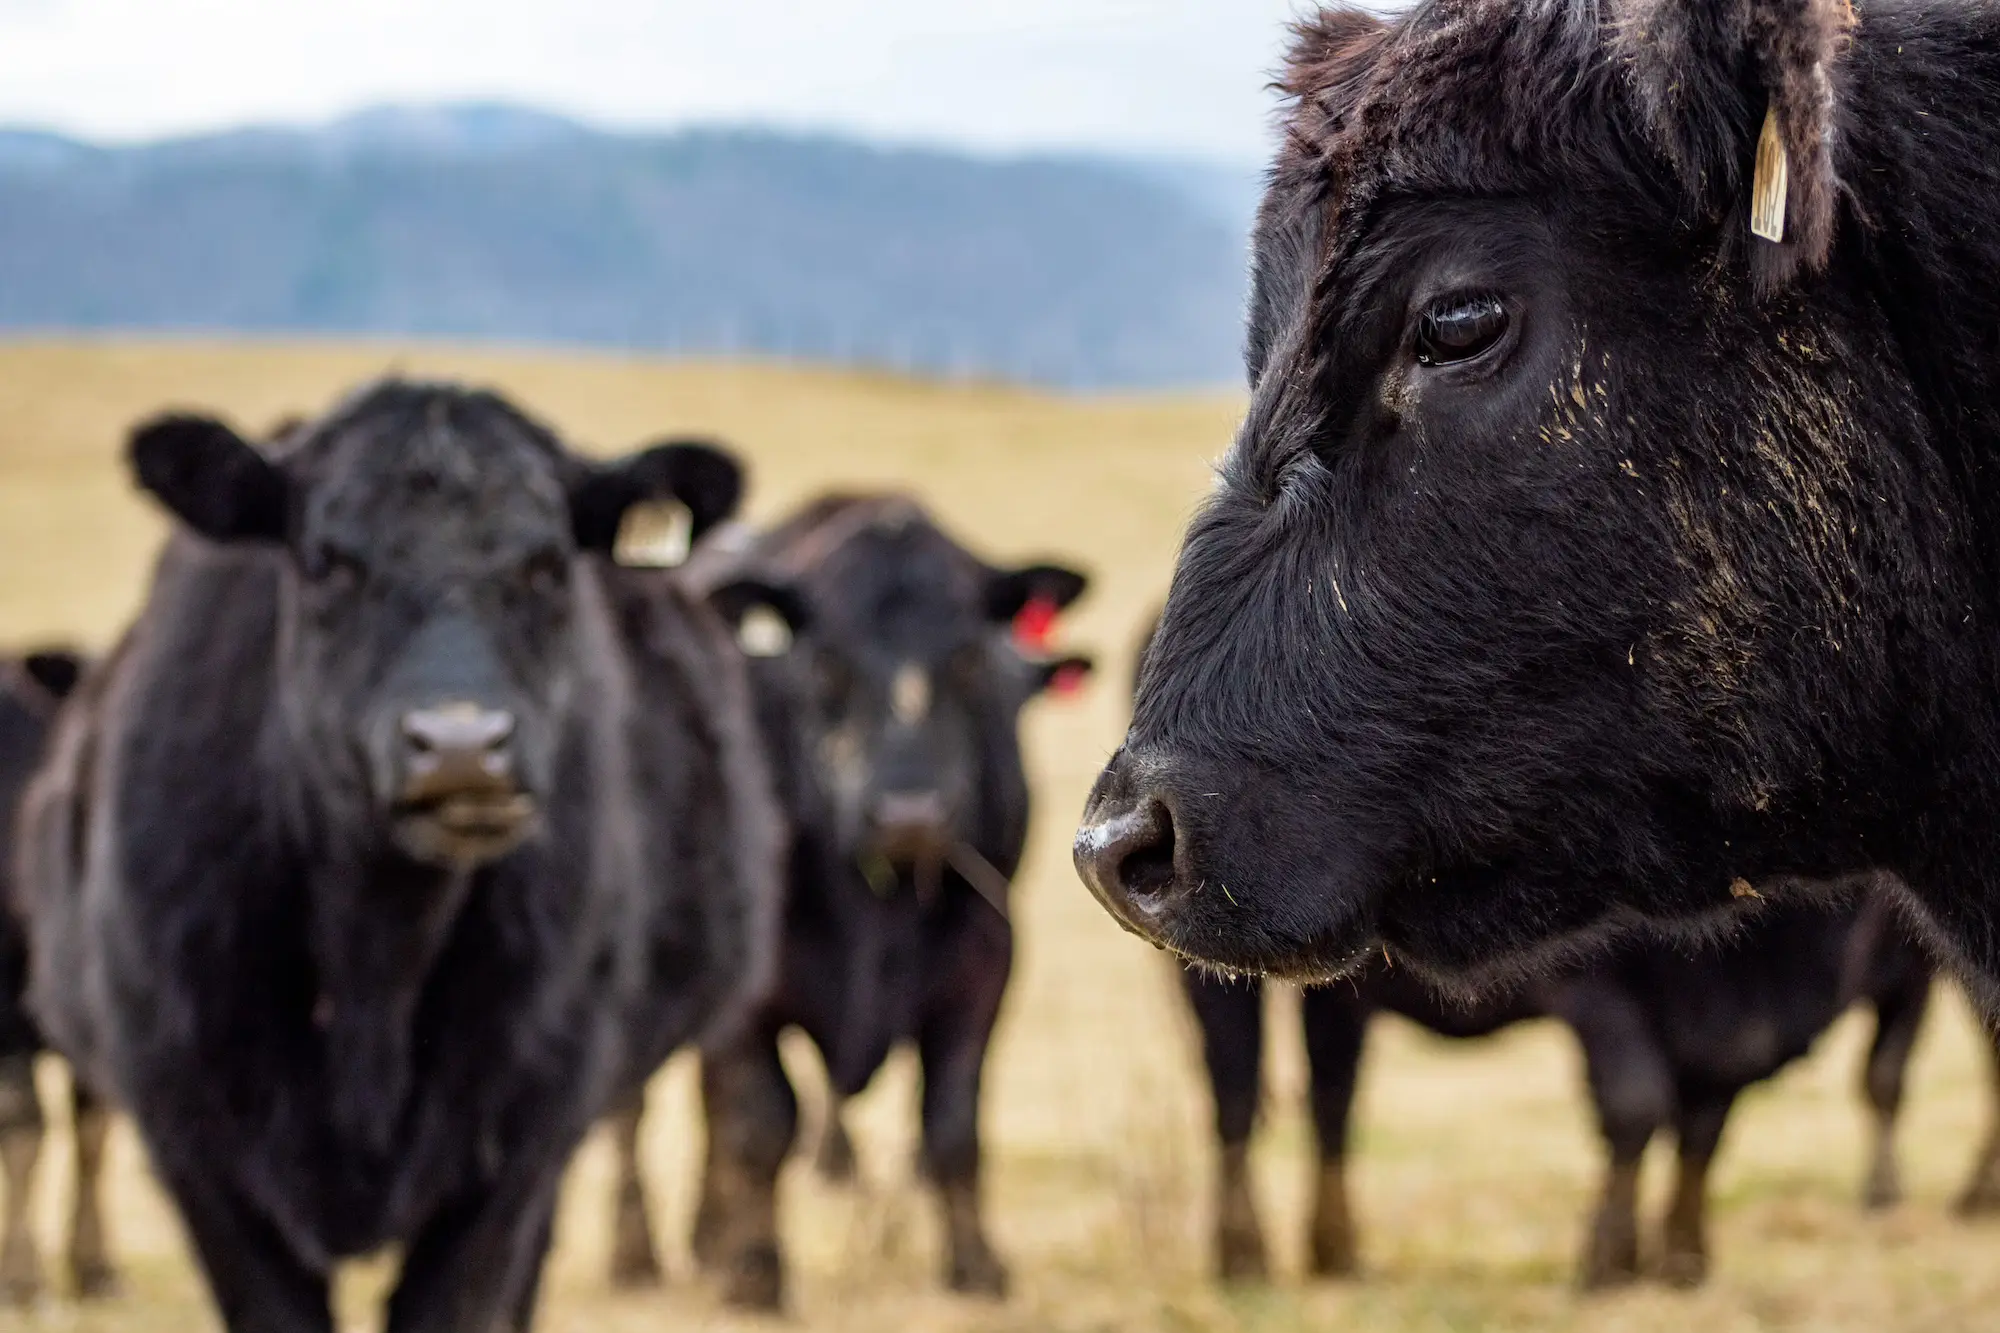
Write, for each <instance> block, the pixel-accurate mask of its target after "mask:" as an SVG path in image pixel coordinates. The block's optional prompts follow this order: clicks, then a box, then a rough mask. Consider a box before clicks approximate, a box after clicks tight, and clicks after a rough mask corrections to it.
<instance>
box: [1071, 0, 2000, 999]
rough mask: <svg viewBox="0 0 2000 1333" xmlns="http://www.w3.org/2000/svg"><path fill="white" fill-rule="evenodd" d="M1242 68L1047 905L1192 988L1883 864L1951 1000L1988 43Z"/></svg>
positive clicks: (1982, 22) (1560, 29)
mask: <svg viewBox="0 0 2000 1333" xmlns="http://www.w3.org/2000/svg"><path fill="white" fill-rule="evenodd" d="M1287 83H1288V86H1289V90H1290V92H1291V93H1292V95H1293V97H1294V105H1293V111H1292V114H1291V116H1290V117H1289V120H1288V126H1287V129H1288V137H1287V141H1286V147H1285V149H1284V151H1283V153H1282V155H1281V157H1280V159H1279V162H1278V164H1277V166H1276V168H1275V170H1274V172H1273V175H1272V178H1271V186H1270V191H1269V194H1268V196H1267V198H1266V201H1265V204H1264V207H1263V211H1262V216H1261V219H1260V224H1259V230H1258V240H1257V263H1256V283H1255V296H1254V299H1253V302H1252V311H1251V329H1250V341H1249V368H1250V372H1251V377H1252V388H1253V393H1252V403H1251V407H1250V412H1249V416H1248V419H1247V421H1246V422H1245V424H1244V427H1243V429H1242V433H1241V435H1240V437H1239V438H1238V440H1237V442H1236V445H1235V447H1234V449H1233V450H1232V451H1231V452H1230V454H1229V456H1228V458H1227V460H1226V462H1225V464H1224V466H1223V469H1222V476H1221V481H1220V484H1219V486H1218V488H1217V490H1216V491H1215V493H1214V494H1213V496H1212V497H1211V498H1210V499H1209V500H1208V502H1207V503H1206V505H1205V506H1204V508H1203V510H1202V512H1201V514H1200V515H1199V516H1198V517H1197V519H1196V520H1195V522H1194V525H1193V527H1192V529H1191V531H1190V532H1189V534H1188V537H1187V542H1186V545H1185V547H1184V549H1183V551H1182V554H1181V558H1180V563H1179V567H1178V569H1177V571H1176V574H1175V579H1174V585H1173V590H1172V593H1171V596H1170V601H1169V605H1168V608H1167V611H1166V616H1165V620H1164V622H1163V625H1162V628H1161V631H1160V635H1159V639H1158V641H1157V643H1156V644H1155V646H1154V648H1153V650H1152V651H1151V653H1150V655H1149V659H1148V665H1147V670H1146V673H1145V679H1144V681H1143V683H1142V685H1141V688H1140V693H1139V698H1138V704H1137V709H1136V712H1135V717H1134V722H1133V725H1132V729H1131V732H1130V735H1129V737H1128V739H1127V742H1126V744H1125V746H1124V747H1123V749H1122V750H1121V752H1120V753H1119V755H1118V756H1117V757H1116V758H1115V759H1114V761H1113V762H1112V763H1111V765H1110V766H1109V767H1108V769H1107V771H1106V773H1105V775H1104V776H1103V778H1102V780H1101V781H1100V784H1099V786H1098V789H1097V791H1096V793H1095V796H1094V798H1093V804H1092V809H1091V812H1090V814H1089V816H1088V818H1087V822H1086V828H1085V830H1084V832H1083V833H1082V834H1081V835H1080V838H1079V847H1078V853H1079V867H1080V869H1081V870H1082V871H1083V873H1084V875H1085V878H1086V879H1087V880H1088V881H1089V882H1090V883H1091V884H1092V886H1093V888H1094V889H1095V890H1096V891H1097V892H1098V893H1099V895H1100V896H1101V897H1102V898H1103V900H1104V901H1105V903H1106V905H1107V906H1108V907H1109V908H1110V909H1111V910H1112V911H1113V912H1114V913H1115V914H1116V915H1118V916H1119V918H1120V919H1121V920H1123V921H1124V922H1125V923H1126V924H1127V925H1128V926H1130V927H1132V928H1133V929H1136V930H1138V931H1140V932H1142V933H1144V934H1146V935H1147V936H1149V937H1150V938H1153V939H1154V940H1156V941H1158V942H1160V943H1162V944H1164V945H1166V946H1168V947H1170V948H1173V949H1175V950H1178V951H1180V952H1182V953H1183V954H1186V955H1188V956H1190V957H1193V958H1198V959H1204V960H1207V961H1209V962H1211V963H1214V964H1217V965H1221V966H1224V967H1228V968H1237V969H1245V970H1271V971H1277V972H1284V973H1290V974H1294V975H1300V976H1305V977H1324V976H1327V975H1329V974H1334V973H1339V972H1342V971H1345V970H1348V969H1351V968H1353V967H1355V966H1356V965H1358V963H1359V962H1360V961H1361V960H1363V959H1365V958H1366V957H1368V956H1370V954H1371V953H1373V952H1375V950H1376V948H1377V946H1378V945H1380V944H1381V943H1384V942H1386V943H1387V944H1388V945H1389V946H1390V948H1391V951H1392V953H1393V955H1394V956H1395V957H1396V959H1397V960H1398V962H1399V963H1400V964H1404V965H1408V966H1414V967H1418V968H1420V969H1422V970H1424V971H1426V972H1427V973H1430V974H1432V975H1435V976H1438V977H1443V978H1452V979H1455V980H1456V982H1457V983H1458V984H1461V985H1463V984H1472V985H1476V984H1478V983H1479V982H1480V981H1481V980H1482V979H1484V980H1488V981H1491V980H1492V979H1493V978H1495V977H1496V976H1508V975H1519V974H1521V973H1522V972H1523V971H1524V970H1528V969H1532V968H1533V967H1534V966H1536V965H1537V961H1538V960H1542V961H1546V960H1547V959H1548V958H1549V957H1550V956H1551V955H1552V954H1555V953H1559V952H1561V951H1564V950H1567V949H1570V948H1574V947H1576V946H1578V945H1579V944H1581V943H1582V942H1585V941H1588V940H1590V939H1593V938H1598V937H1601V936H1603V935H1605V934H1607V933H1609V932H1610V931H1611V930H1612V929H1613V928H1615V927H1616V926H1618V925H1619V924H1620V923H1621V922H1629V921H1632V920H1635V919H1638V918H1650V919H1652V920H1655V921H1662V922H1677V923H1693V924H1695V925H1697V926H1699V925H1701V924H1702V923H1704V922H1713V921H1715V920H1716V919H1718V918H1722V917H1726V916H1727V915H1728V914H1729V913H1730V912H1731V911H1732V910H1733V908H1734V905H1735V903H1736V901H1737V897H1736V895H1737V894H1738V893H1739V892H1740V890H1741V888H1742V887H1745V886H1747V885H1751V884H1757V885H1762V884H1764V883H1766V882H1767V881H1771V880H1774V879H1776V878H1780V877H1789V876H1800V877H1804V878H1806V879H1825V878H1829V877H1834V876H1838V875H1842V874H1847V873H1854V872H1862V871H1871V870H1887V871H1891V872H1894V874H1895V875H1896V877H1897V879H1898V881H1899V882H1900V883H1902V884H1904V885H1906V886H1907V893H1906V895H1905V896H1906V899H1907V901H1908V903H1909V904H1910V905H1911V906H1912V907H1913V908H1914V909H1915V915H1916V916H1917V917H1918V918H1919V920H1920V922H1921V923H1922V924H1923V925H1924V926H1926V927H1927V929H1928V933H1929V935H1930V937H1931V938H1932V939H1933V940H1934V941H1935V942H1937V943H1940V944H1942V945H1944V946H1945V947H1946V948H1947V949H1948V950H1949V951H1950V952H1951V954H1952V955H1953V956H1954V957H1955V958H1956V959H1957V960H1959V961H1960V962H1961V963H1962V964H1963V965H1965V967H1966V968H1968V969H1969V970H1970V972H1971V973H1972V974H1973V975H1974V977H1975V978H1976V984H1979V985H1980V986H1981V988H1982V990H1983V996H1984V998H1985V999H1986V1000H1987V1001H1988V1002H1989V1003H1990V1002H1991V1001H1992V1000H1993V999H1994V997H1995V995H1996V991H1995V990H1994V989H1993V988H1992V984H1991V983H1993V982H1994V981H1995V980H1996V979H2000V915H1997V914H1996V907H2000V897H1996V893H1997V891H1996V887H1995V881H1994V878H1993V877H1994V875H1995V874H1996V873H2000V871H1996V868H2000V821H1996V820H1995V818H1994V815H1993V811H1994V810H1995V809H2000V789H1996V787H2000V709H1996V695H1995V693H1994V690H1993V687H1992V682H1993V681H1994V680H1995V679H1996V678H2000V560H1997V559H1996V556H2000V504H1996V501H1997V500H2000V495H1996V491H1995V487H1996V484H2000V483H1997V482H1996V478H2000V470H1996V469H1995V468H1993V467H1992V466H1990V465H1989V462H1988V461H1987V458H1986V455H1987V454H1988V453H1990V452H1991V451H1992V449H1993V448H1994V447H1995V445H1996V442H2000V384H1996V381H1995V376H1996V374H2000V360H1996V359H1995V358H1994V356H1993V354H1992V347H1991V343H1992V338H1991V333H1990V330H1992V329H1993V328H1994V327H1995V326H1996V324H2000V309H1996V306H2000V300H1996V298H2000V288H1996V285H1995V276H1994V275H1995V274H1996V273H2000V233H1995V232H1994V230H1993V229H1992V228H1988V227H1982V226H1978V225H1972V224H1969V223H1968V221H1967V220H1968V219H1974V218H1980V217H1984V216H1986V215H1988V214H1989V213H1990V212H1991V211H1992V209H1993V207H1994V203H1995V201H1996V200H2000V157H1996V155H1995V154H1993V153H1992V152H1991V151H1989V148H1988V145H1989V144H1990V142H1991V139H1992V137H1993V131H1994V128H1995V126H1996V124H2000V7H1996V6H1994V5H1992V4H1990V3H1984V2H1981V3H1971V2H1969V0H1940V2H1937V3H1925V4H1916V3H1908V2H1905V0H1879V2H1878V3H1873V4H1869V5H1867V6H1865V7H1864V8H1863V9H1862V10H1861V11H1860V14H1859V19H1858V22H1857V23H1855V24H1854V26H1853V27H1852V29H1851V31H1850V30H1849V24H1848V16H1847V14H1846V10H1845V7H1844V6H1843V5H1840V4H1838V3H1837V2H1836V0H1723V2H1721V3H1709V0H1701V3H1696V0H1603V2H1602V3H1592V4H1585V3H1567V2H1566V0H1427V2H1426V3H1422V4H1419V5H1417V6H1416V7H1415V8H1413V9H1412V10H1410V11H1409V12H1407V13H1406V14H1404V15H1402V16H1400V17H1398V18H1396V19H1394V20H1392V21H1383V20H1378V19H1374V18H1371V17H1368V16H1366V15H1363V14H1359V13H1355V12H1349V11H1335V12H1333V13H1331V14H1328V15H1326V16H1325V17H1324V18H1322V19H1321V20H1320V21H1319V22H1317V23H1315V24H1313V25H1311V26H1310V27H1309V28H1308V30H1307V31H1306V32H1305V33H1304V34H1303V35H1302V37H1301V40H1300V44H1299V47H1298V51H1297V53H1296V57H1295V61H1294V64H1293V67H1292V69H1291V71H1290V73H1289V75H1288V79H1287ZM1773 102H1775V103H1776V104H1777V106H1778V107H1779V111H1780V118H1781V121H1782V131H1783V133H1784V135H1785V137H1786V140H1787V142H1788V143H1789V144H1790V145H1791V146H1792V149H1793V152H1792V159H1793V164H1792V165H1793V171H1794V190H1793V193H1792V196H1791V204H1792V218H1793V222H1794V223H1795V224H1796V225H1795V226H1793V227H1792V228H1791V229H1790V230H1788V238H1789V239H1788V240H1787V242H1786V243H1785V244H1784V245H1782V246H1772V245H1771V244H1770V243H1769V242H1766V241H1762V240H1753V239H1752V238H1751V236H1750V234H1749V232H1748V229H1747V221H1746V218H1747V208H1748V199H1747V196H1748V192H1749V184H1750V182H1749V175H1750V162H1751V160H1752V155H1753V152H1754V141H1755V137H1756V133H1757V130H1758V127H1759V126H1760V125H1761V122H1762V118H1763V113H1764V110H1765V108H1766V106H1767V105H1768V104H1771V103H1773ZM1484 297H1492V298H1498V299H1499V300H1500V301H1501V302H1502V304H1503V306H1504V309H1505V310H1506V312H1507V316H1508V318H1507V323H1506V326H1505V331H1504V333H1503V334H1502V335H1501V336H1500V337H1499V340H1498V341H1497V342H1496V343H1494V344H1493V345H1492V346H1491V347H1490V348H1488V350H1486V351H1484V352H1482V353H1479V354H1478V355H1475V356H1473V357H1471V359H1469V360H1465V361H1460V362H1456V363H1450V362H1449V361H1448V359H1447V360H1445V361H1440V360H1439V359H1437V358H1436V357H1435V356H1432V357H1431V358H1430V364H1425V363H1424V361H1423V360H1420V353H1421V352H1422V350H1423V345H1422V342H1421V340H1422V339H1423V338H1424V337H1426V336H1428V335H1427V334H1426V333H1425V327H1426V318H1427V317H1429V318H1431V319H1436V318H1437V317H1438V316H1439V314H1440V312H1441V311H1448V310H1449V309H1450V308H1451V303H1452V302H1453V301H1454V300H1464V299H1469V298H1484Z"/></svg>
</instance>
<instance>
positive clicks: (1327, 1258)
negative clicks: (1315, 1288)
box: [1312, 1232, 1361, 1280]
mask: <svg viewBox="0 0 2000 1333" xmlns="http://www.w3.org/2000/svg"><path fill="white" fill-rule="evenodd" d="M1312 1272H1313V1276H1314V1277H1323V1278H1332V1279H1335V1280H1339V1279H1342V1278H1351V1277H1355V1276H1357V1275H1358V1274H1359V1273H1360V1272H1361V1260H1360V1258H1359V1257H1358V1256H1357V1255H1356V1254H1355V1252H1354V1237H1352V1236H1346V1235H1335V1236H1329V1235H1322V1234H1321V1233H1319V1232H1314V1233H1313V1238H1312Z"/></svg>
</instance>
